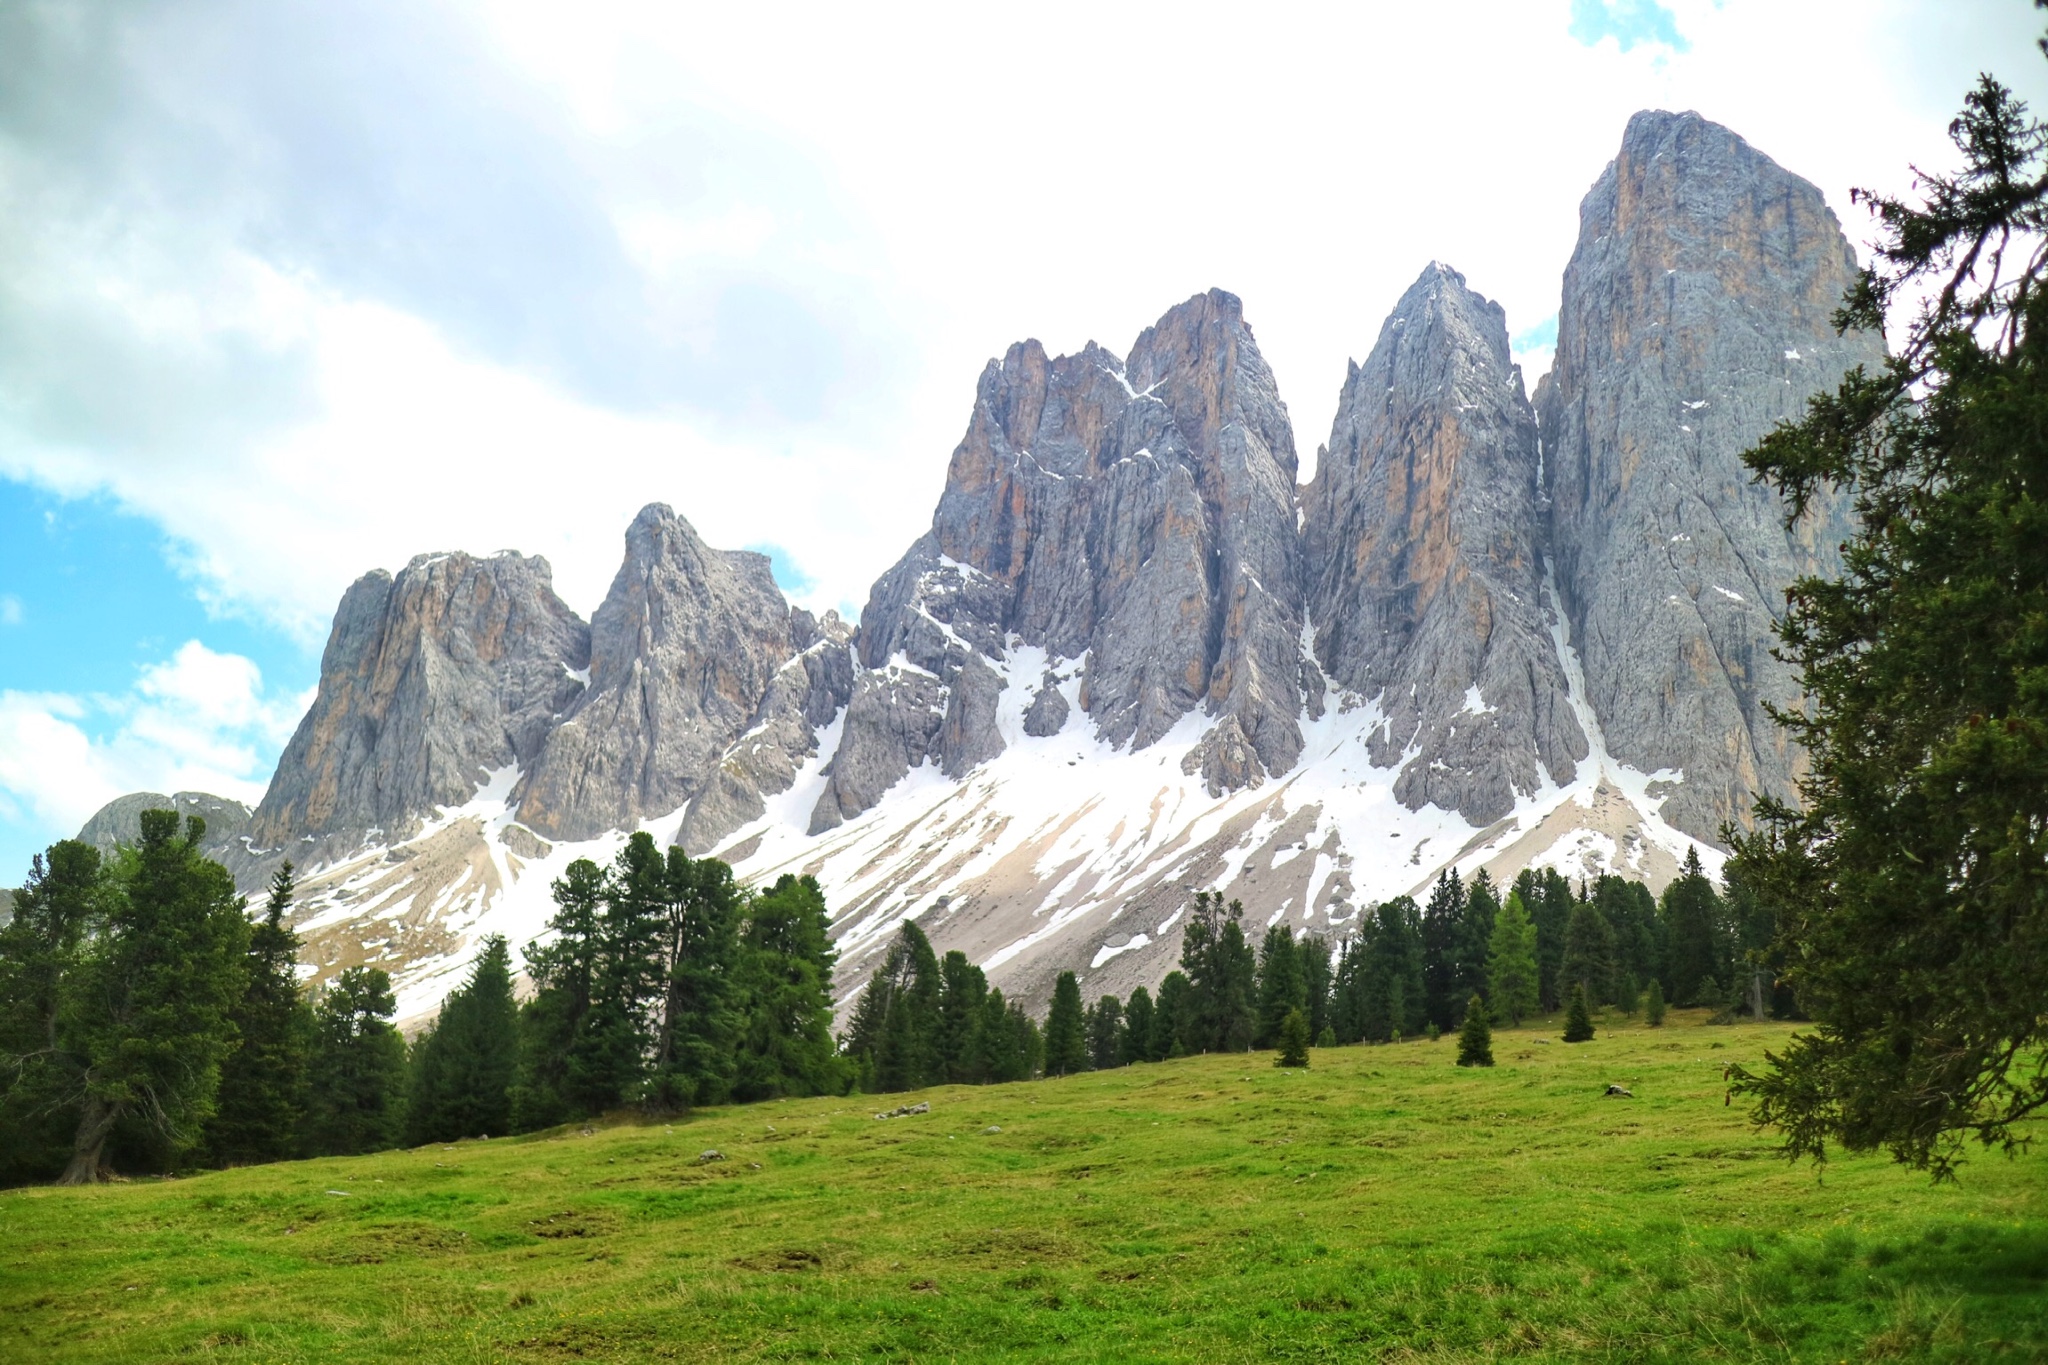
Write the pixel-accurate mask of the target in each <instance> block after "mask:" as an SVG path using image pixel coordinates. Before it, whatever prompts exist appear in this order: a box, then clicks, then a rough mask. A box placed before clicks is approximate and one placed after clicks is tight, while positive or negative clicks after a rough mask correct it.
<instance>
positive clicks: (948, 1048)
mask: <svg viewBox="0 0 2048 1365" xmlns="http://www.w3.org/2000/svg"><path fill="white" fill-rule="evenodd" d="M987 996H988V977H987V976H986V975H984V974H983V972H982V970H981V968H979V967H977V966H975V965H974V964H973V963H971V962H969V961H968V960H967V954H965V953H963V952H960V951H959V950H957V949H955V950H954V951H952V952H949V953H947V954H946V956H945V957H944V958H943V959H942V960H941V961H940V963H939V1018H938V1025H937V1029H936V1031H935V1045H934V1047H933V1055H934V1062H935V1072H936V1074H935V1077H934V1079H941V1080H947V1081H951V1082H953V1083H954V1084H956V1085H957V1084H960V1083H962V1082H967V1081H979V1080H981V1079H983V1077H982V1076H980V1075H978V1074H977V1067H976V1065H975V1062H974V1053H975V1043H976V1035H977V1033H978V1032H979V1030H980V1028H981V1014H982V1004H983V1001H984V1000H985V999H986V998H987Z"/></svg>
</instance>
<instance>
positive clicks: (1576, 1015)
mask: <svg viewBox="0 0 2048 1365" xmlns="http://www.w3.org/2000/svg"><path fill="white" fill-rule="evenodd" d="M1564 1040H1565V1041H1566V1042H1567V1043H1589V1042H1591V1041H1593V1016H1592V1015H1591V1014H1590V1013H1588V1012H1587V1010H1586V988H1585V987H1584V986H1579V985H1574V986H1573V987H1572V998H1571V1005H1570V1006H1569V1008H1568V1010H1567V1012H1566V1014H1565V1019H1564Z"/></svg>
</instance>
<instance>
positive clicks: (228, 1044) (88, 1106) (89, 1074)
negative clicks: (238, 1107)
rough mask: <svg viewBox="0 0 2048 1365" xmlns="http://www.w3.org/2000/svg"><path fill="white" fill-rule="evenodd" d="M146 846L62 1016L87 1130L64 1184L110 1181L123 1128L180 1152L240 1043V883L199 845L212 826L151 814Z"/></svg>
mask: <svg viewBox="0 0 2048 1365" xmlns="http://www.w3.org/2000/svg"><path fill="white" fill-rule="evenodd" d="M141 823H142V838H141V840H140V842H139V843H138V844H137V845H136V846H135V848H134V849H133V850H131V851H130V852H129V853H128V854H127V855H126V856H125V857H124V858H123V859H122V861H121V863H120V865H119V867H118V868H117V870H116V881H117V883H118V888H119V893H118V894H116V895H114V896H111V897H109V899H108V915H107V918H106V920H105V921H104V928H103V930H102V932H100V933H99V934H97V935H95V936H94V937H93V938H92V939H91V940H90V941H89V943H88V944H87V946H86V949H85V952H84V956H83V959H82V961H81V962H80V964H79V967H78V969H77V971H76V972H75V973H73V974H72V975H74V976H75V977H76V978H77V985H78V989H77V990H76V991H75V993H74V992H72V991H69V990H67V991H65V994H66V995H67V996H69V998H70V1000H71V1001H73V1002H75V1004H72V1005H69V1006H67V1007H65V1008H62V1009H60V1017H67V1018H68V1021H69V1022H70V1027H68V1028H66V1029H64V1030H63V1034H64V1037H63V1043H64V1044H65V1052H66V1055H67V1057H68V1059H69V1064H70V1066H71V1067H72V1068H73V1073H74V1076H75V1088H74V1093H76V1094H77V1095H78V1101H77V1111H76V1112H77V1115H78V1127H77V1131H76V1132H75V1134H74V1136H73V1140H72V1149H71V1158H70V1160H69V1162H67V1163H66V1165H65V1168H64V1172H63V1174H62V1175H60V1176H59V1177H58V1183H60V1184H65V1185H77V1184H86V1183H89V1182H92V1181H96V1180H98V1179H100V1178H101V1176H102V1174H103V1170H102V1154H103V1152H104V1150H105V1148H106V1143H107V1138H108V1136H109V1135H110V1134H112V1132H113V1131H114V1128H115V1127H116V1125H118V1124H119V1123H121V1122H122V1121H123V1120H124V1119H128V1118H134V1119H136V1120H139V1121H140V1122H142V1123H143V1124H145V1125H146V1126H147V1127H148V1128H149V1130H150V1131H151V1132H152V1133H153V1135H155V1136H156V1137H157V1138H159V1139H160V1140H162V1141H164V1142H166V1143H167V1144H168V1145H169V1146H170V1148H171V1149H172V1150H173V1151H174V1152H175V1151H178V1150H181V1149H183V1148H184V1147H187V1146H189V1145H190V1144H192V1143H194V1142H196V1141H197V1140H198V1139H199V1137H200V1135H201V1133H202V1131H203V1128H204V1125H205V1123H206V1121H207V1120H208V1119H209V1118H211V1117H212V1114H213V1104H214V1098H215V1095H216V1093H217V1089H218V1086H219V1084H220V1064H221V1061H222V1059H223V1058H224V1057H225V1056H226V1055H227V1053H228V1051H229V1050H230V1049H231V1048H232V1047H233V1046H234V1041H235V1031H234V1022H233V1020H232V1018H231V1014H232V1011H233V1009H234V1006H235V1003H236V1002H237V1001H238V1000H240V998H241V995H242V987H243V981H244V977H245V974H246V972H247V966H246V955H247V953H248V946H249V922H248V920H247V919H245V918H244V917H243V908H244V903H243V901H242V898H241V897H239V896H237V895H236V894H235V884H234V879H233V878H232V877H230V876H229V875H228V872H227V869H226V868H224V867H222V866H221V865H220V864H219V863H216V862H212V861H210V860H208V859H207V858H205V857H204V856H203V855H202V854H201V853H200V851H199V846H200V844H201V842H202V841H203V840H204V838H205V836H206V822H205V821H203V820H201V819H199V818H197V817H196V816H194V817H189V818H188V819H187V820H186V822H185V833H184V837H183V838H180V837H179V833H178V816H177V813H176V812H175V811H167V810H148V811H143V812H142V816H141Z"/></svg>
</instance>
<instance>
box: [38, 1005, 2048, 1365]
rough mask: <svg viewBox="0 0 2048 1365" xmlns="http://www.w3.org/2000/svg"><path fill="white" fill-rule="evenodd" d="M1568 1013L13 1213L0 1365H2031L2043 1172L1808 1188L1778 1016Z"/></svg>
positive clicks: (281, 1168)
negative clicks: (1494, 1061) (1299, 1067)
mask: <svg viewBox="0 0 2048 1365" xmlns="http://www.w3.org/2000/svg"><path fill="white" fill-rule="evenodd" d="M1555 1029H1556V1021H1552V1022H1551V1023H1550V1024H1549V1025H1547V1026H1545V1025H1539V1026H1537V1027H1535V1028H1531V1029H1526V1030H1519V1031H1510V1030H1502V1031H1501V1032H1499V1033H1497V1034H1496V1035H1495V1056H1496V1057H1498V1058H1499V1061H1500V1065H1499V1066H1497V1067H1495V1068H1494V1069H1492V1070H1490V1071H1484V1070H1469V1071H1468V1070H1460V1069H1458V1068H1457V1067H1455V1066H1454V1065H1452V1057H1453V1055H1454V1052H1455V1046H1456V1044H1455V1040H1453V1039H1451V1038H1444V1039H1442V1040H1440V1041H1436V1042H1421V1041H1418V1042H1412V1043H1403V1044H1395V1045H1392V1046H1385V1047H1350V1048H1335V1049H1318V1050H1316V1051H1315V1052H1314V1053H1313V1054H1312V1060H1313V1065H1312V1067H1311V1069H1310V1070H1308V1071H1306V1072H1288V1071H1282V1070H1279V1069H1276V1068H1275V1067H1274V1066H1273V1065H1272V1059H1273V1054H1271V1053H1253V1054H1250V1055H1248V1056H1247V1055H1240V1056H1231V1057H1200V1058H1191V1059H1188V1060H1185V1061H1174V1062H1165V1063H1159V1064H1155V1065H1145V1066H1136V1067H1130V1068H1126V1069H1123V1070H1118V1071H1110V1072H1102V1073H1096V1074H1092V1075H1085V1076H1078V1077H1072V1078H1068V1079H1064V1080H1056V1081H1041V1082H1027V1083H1023V1084H1017V1085H1009V1086H992V1087H985V1088H960V1087H953V1088H940V1089H935V1090H930V1091H924V1092H919V1093H917V1094H913V1095H909V1096H890V1097H887V1098H886V1100H885V1099H883V1098H882V1097H874V1096H865V1097H863V1096H856V1097H852V1098H843V1099H820V1100H792V1101H787V1102H777V1103H769V1104H762V1105H753V1106H746V1107H735V1108H730V1109H720V1110H706V1111H702V1112H700V1113H698V1114H696V1115H693V1116H692V1117H691V1118H689V1119H688V1120H687V1121H684V1122H678V1123H674V1124H659V1123H657V1124H651V1125H641V1124H629V1123H622V1124H618V1125H610V1126H602V1125H601V1126H598V1127H597V1128H596V1129H595V1130H594V1131H591V1132H589V1133H585V1132H584V1131H582V1130H580V1129H571V1130H566V1131H564V1130H558V1131H556V1132H552V1133H545V1134H537V1135H533V1136H530V1137H525V1138H518V1139H511V1140H505V1139H494V1140H484V1141H475V1142H464V1143H460V1144H456V1145H454V1146H452V1147H451V1146H433V1147H427V1148H421V1149H419V1150H416V1151H409V1152H392V1153H387V1154H385V1155H381V1156H372V1157H361V1158H352V1159H333V1160H322V1161H304V1162H295V1163H288V1164H283V1165H276V1166H265V1167H255V1168H250V1169H245V1170H239V1171H228V1172H219V1173H212V1174H206V1175H201V1176H196V1177H192V1178H188V1179H179V1180H167V1181H138V1182H134V1183H129V1184H116V1185H111V1186H105V1187H101V1188H96V1189H85V1190H60V1189H25V1190H15V1191H9V1192H0V1360H8V1361H50V1362H59V1361H121V1362H133V1361H154V1360H166V1361H169V1360H178V1361H187V1360H225V1361H251V1362H254V1361H323V1362H326V1361H391V1362H401V1361H403V1362H417V1361H431V1362H439V1361H465V1362H468V1361H535V1362H542V1361H564V1360H588V1361H641V1360H650V1361H652V1360H660V1361H667V1360H681V1361H711V1360H718V1361H725V1360H745V1361H754V1360H868V1359H874V1360H905V1361H909V1360H915V1361H950V1360H963V1361H965V1360H988V1359H997V1358H1001V1359H1027V1360H1061V1361H1067V1360H1074V1361H1126V1360H1199V1361H1233V1360H1246V1361H1251V1360H1360V1359H1367V1360H1372V1359H1381V1360H1447V1361H1448V1360H1491V1359H1496V1358H1516V1359H1525V1360H1565V1359H1571V1360H1580V1359H1590V1360H1614V1361H1659V1360H1669V1361H1700V1360H1708V1361H1720V1360H1816V1361H1823V1360H1824V1361H1838V1360H1865V1359H1899V1360H1957V1361H1991V1360H2016V1361H2018V1360H2048V1153H2042V1152H2037V1153H2034V1154H2030V1155H2025V1156H2022V1157H2020V1158H2019V1159H2018V1160H2016V1161H2007V1160H2005V1159H2004V1158H2002V1157H1999V1156H1997V1155H1995V1154H1984V1155H1981V1156H1978V1157H1976V1158H1975V1159H1973V1160H1972V1161H1971V1162H1970V1163H1969V1164H1968V1165H1966V1166H1965V1167H1964V1168H1963V1174H1962V1178H1961V1181H1960V1183H1959V1184H1956V1185H1950V1186H1942V1187H1936V1186H1934V1185H1932V1184H1930V1183H1929V1181H1928V1180H1927V1178H1926V1177H1925V1176H1922V1175H1918V1174H1915V1173H1913V1172H1910V1171H1906V1170H1901V1169H1898V1168H1896V1167H1894V1166H1892V1165H1891V1164H1889V1163H1888V1162H1887V1161H1886V1160H1884V1159H1882V1158H1855V1159H1843V1160H1837V1161H1835V1162H1833V1163H1831V1164H1830V1165H1829V1166H1828V1167H1827V1168H1826V1169H1825V1171H1824V1172H1823V1173H1821V1174H1819V1175H1817V1174H1816V1173H1815V1171H1814V1170H1813V1169H1812V1168H1810V1167H1794V1166H1789V1165H1787V1164H1785V1163H1784V1162H1783V1161H1781V1160H1779V1159H1777V1158H1776V1157H1774V1156H1773V1155H1772V1154H1771V1153H1770V1151H1769V1148H1768V1144H1767V1141H1766V1139H1765V1138H1764V1137H1763V1136H1761V1135H1759V1134H1758V1133H1756V1132H1755V1131H1753V1130H1752V1129H1751V1128H1750V1127H1749V1126H1748V1124H1747V1123H1746V1121H1745V1118H1744V1114H1743V1110H1742V1109H1741V1108H1740V1107H1739V1106H1737V1107H1727V1106H1725V1105H1724V1102H1723V1097H1724V1090H1725V1086H1724V1082H1723V1068H1724V1067H1725V1066H1726V1065H1727V1064H1728V1063H1730V1062H1733V1061H1755V1060H1757V1059H1758V1058H1759V1057H1760V1055H1761V1053H1762V1051H1763V1049H1764V1048H1765V1047H1767V1046H1771V1045H1773V1044H1774V1043H1775V1042H1777V1041H1778V1040H1781V1039H1782V1038H1783V1037H1784V1036H1785V1035H1786V1033H1787V1032H1788V1030H1787V1029H1786V1028H1785V1027H1784V1026H1780V1025H1767V1026H1742V1025H1738V1026H1733V1027H1725V1026H1724V1027H1716V1026H1712V1025H1708V1024H1705V1023H1704V1022H1703V1019H1702V1018H1701V1017H1699V1016H1697V1015H1693V1014H1688V1013H1685V1012H1675V1013H1674V1014H1673V1015H1672V1017H1671V1020H1670V1022H1669V1024H1668V1025H1667V1026H1666V1027H1665V1028H1662V1029H1649V1028H1645V1027H1643V1026H1641V1025H1640V1024H1628V1023H1616V1025H1615V1026H1613V1027H1606V1028H1603V1029H1602V1031H1601V1034H1600V1037H1599V1038H1598V1039H1597V1040H1596V1041H1594V1042H1592V1043H1588V1044H1580V1045H1576V1046H1568V1045H1565V1044H1563V1043H1561V1042H1558V1041H1556V1038H1557V1034H1556V1031H1555ZM1611 1082H1612V1083H1619V1084H1622V1085H1626V1086H1628V1087H1629V1088H1631V1089H1632V1090H1633V1091H1634V1093H1635V1098H1633V1099H1607V1098H1603V1096H1602V1091H1603V1090H1604V1089H1605V1087H1606V1086H1607V1085H1608V1084H1609V1083H1611ZM920 1100H928V1101H930V1103H931V1112H930V1113H928V1114H923V1115H915V1116H910V1117H904V1118H895V1119H890V1120H887V1121H877V1120H876V1119H875V1118H874V1117H873V1115H874V1113H875V1111H876V1110H878V1109H883V1108H894V1107H896V1106H897V1105H899V1104H905V1103H913V1102H916V1101H920ZM998 1129H999V1130H1000V1131H996V1130H998ZM706 1149H716V1150H718V1151H719V1152H722V1153H723V1155H724V1159H723V1160H719V1161H709V1162H702V1163H700V1162H699V1160H698V1157H699V1153H701V1152H703V1151H705V1150H706Z"/></svg>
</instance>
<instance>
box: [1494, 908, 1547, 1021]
mask: <svg viewBox="0 0 2048 1365" xmlns="http://www.w3.org/2000/svg"><path fill="white" fill-rule="evenodd" d="M1486 972H1487V991H1488V992H1489V994H1490V995H1491V996H1492V999H1493V1005H1492V1009H1493V1011H1494V1012H1495V1013H1497V1014H1499V1015H1500V1017H1501V1018H1502V1019H1504V1020H1506V1021H1507V1022H1508V1023H1509V1024H1511V1025H1513V1026H1514V1027H1516V1028H1520V1027H1521V1026H1522V1021H1523V1020H1524V1019H1527V1018H1528V1017H1530V1016H1531V1015H1533V1014H1535V1013H1536V1008H1537V1002H1538V995H1537V973H1538V968H1537V964H1536V926H1535V924H1534V923H1532V922H1531V921H1530V919H1529V913H1528V911H1527V910H1526V909H1525V908H1524V906H1523V904H1522V893H1521V892H1520V891H1511V892H1509V893H1508V903H1507V904H1506V905H1505V906H1503V907H1501V912H1500V915H1499V916H1498V917H1497V918H1496V919H1495V920H1494V922H1493V939H1492V943H1491V944H1490V946H1489V948H1488V952H1487V957H1486Z"/></svg>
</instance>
